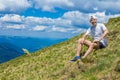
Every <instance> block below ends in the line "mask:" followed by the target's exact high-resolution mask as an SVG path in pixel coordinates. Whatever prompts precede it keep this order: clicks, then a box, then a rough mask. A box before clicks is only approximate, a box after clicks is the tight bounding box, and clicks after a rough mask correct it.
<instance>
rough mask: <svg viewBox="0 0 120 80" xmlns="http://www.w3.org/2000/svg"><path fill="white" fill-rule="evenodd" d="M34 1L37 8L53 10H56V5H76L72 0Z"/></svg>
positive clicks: (60, 6)
mask: <svg viewBox="0 0 120 80" xmlns="http://www.w3.org/2000/svg"><path fill="white" fill-rule="evenodd" d="M32 3H34V4H35V8H36V9H42V10H43V11H51V12H54V11H55V8H56V7H59V8H65V7H73V6H74V4H73V3H72V2H71V1H70V0H34V1H32Z"/></svg>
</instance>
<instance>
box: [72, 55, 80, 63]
mask: <svg viewBox="0 0 120 80" xmlns="http://www.w3.org/2000/svg"><path fill="white" fill-rule="evenodd" d="M79 59H80V56H75V57H74V58H73V59H72V60H70V62H75V61H77V60H79Z"/></svg>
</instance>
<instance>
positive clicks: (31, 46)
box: [0, 36, 67, 52]
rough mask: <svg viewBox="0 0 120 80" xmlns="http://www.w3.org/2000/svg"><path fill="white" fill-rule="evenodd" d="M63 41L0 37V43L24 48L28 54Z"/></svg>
mask: <svg viewBox="0 0 120 80" xmlns="http://www.w3.org/2000/svg"><path fill="white" fill-rule="evenodd" d="M65 40H67V39H66V38H65V39H56V38H33V37H20V36H12V37H11V36H0V42H11V43H12V44H14V45H16V46H18V47H20V48H26V49H28V50H29V51H30V52H34V51H36V50H39V49H42V48H45V47H48V46H50V45H53V44H56V43H59V42H62V41H65Z"/></svg>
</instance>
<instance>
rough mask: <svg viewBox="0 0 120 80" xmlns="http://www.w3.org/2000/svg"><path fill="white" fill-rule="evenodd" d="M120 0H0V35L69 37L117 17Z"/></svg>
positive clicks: (119, 11) (119, 14) (119, 12)
mask: <svg viewBox="0 0 120 80" xmlns="http://www.w3.org/2000/svg"><path fill="white" fill-rule="evenodd" d="M119 4H120V0H116V1H114V0H94V1H93V0H0V35H9V36H30V37H41V38H43V37H47V38H48V37H49V38H70V37H73V36H75V35H78V34H80V33H82V32H84V31H86V29H87V28H88V27H89V26H90V25H91V24H90V23H89V17H90V16H91V15H95V16H96V17H97V18H98V22H102V23H105V22H107V21H108V19H109V18H112V17H118V16H120V5H119Z"/></svg>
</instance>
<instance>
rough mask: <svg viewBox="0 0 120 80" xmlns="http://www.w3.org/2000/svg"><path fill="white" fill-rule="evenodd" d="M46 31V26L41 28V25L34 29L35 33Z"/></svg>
mask: <svg viewBox="0 0 120 80" xmlns="http://www.w3.org/2000/svg"><path fill="white" fill-rule="evenodd" d="M45 29H46V26H39V25H37V26H36V27H34V28H33V30H34V31H43V30H45Z"/></svg>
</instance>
